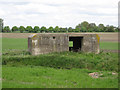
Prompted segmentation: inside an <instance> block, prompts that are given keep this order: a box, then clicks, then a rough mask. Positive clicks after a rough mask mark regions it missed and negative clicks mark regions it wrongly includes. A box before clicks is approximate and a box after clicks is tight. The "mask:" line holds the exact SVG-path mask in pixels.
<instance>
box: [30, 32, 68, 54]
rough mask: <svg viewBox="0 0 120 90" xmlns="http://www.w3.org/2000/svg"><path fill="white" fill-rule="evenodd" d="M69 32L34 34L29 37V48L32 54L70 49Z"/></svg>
mask: <svg viewBox="0 0 120 90" xmlns="http://www.w3.org/2000/svg"><path fill="white" fill-rule="evenodd" d="M68 38H69V37H68V35H67V34H34V35H31V36H29V38H28V48H29V51H30V52H31V54H32V55H38V54H45V53H50V52H62V51H69V40H68Z"/></svg>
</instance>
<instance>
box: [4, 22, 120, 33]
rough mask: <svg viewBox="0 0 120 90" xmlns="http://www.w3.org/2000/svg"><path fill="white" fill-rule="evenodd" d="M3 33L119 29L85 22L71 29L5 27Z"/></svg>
mask: <svg viewBox="0 0 120 90" xmlns="http://www.w3.org/2000/svg"><path fill="white" fill-rule="evenodd" d="M2 32H20V33H42V32H45V33H55V32H118V27H115V26H113V25H107V26H104V24H99V25H98V26H97V25H96V24H95V23H88V22H87V21H84V22H82V23H80V24H78V25H77V26H76V27H75V28H72V27H69V28H62V27H59V26H56V27H55V28H53V27H52V26H50V27H49V28H46V27H45V26H42V27H39V26H34V27H33V28H32V26H27V27H24V26H20V27H17V26H13V27H12V28H11V29H10V27H9V26H5V27H4V28H3V29H2Z"/></svg>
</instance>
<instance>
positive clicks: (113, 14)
mask: <svg viewBox="0 0 120 90" xmlns="http://www.w3.org/2000/svg"><path fill="white" fill-rule="evenodd" d="M118 1H119V0H0V18H3V19H4V26H6V25H9V26H10V27H12V26H21V25H23V26H28V25H30V26H36V25H37V26H40V27H41V26H46V27H49V26H53V27H55V26H60V27H73V28H74V27H75V26H76V25H78V24H79V23H81V22H83V21H88V22H89V23H96V24H97V25H98V24H100V23H103V24H105V25H108V24H109V25H114V26H118Z"/></svg>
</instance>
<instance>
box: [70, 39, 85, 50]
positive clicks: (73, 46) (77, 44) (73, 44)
mask: <svg viewBox="0 0 120 90" xmlns="http://www.w3.org/2000/svg"><path fill="white" fill-rule="evenodd" d="M82 40H83V37H69V42H70V43H69V51H74V52H78V51H81V47H82Z"/></svg>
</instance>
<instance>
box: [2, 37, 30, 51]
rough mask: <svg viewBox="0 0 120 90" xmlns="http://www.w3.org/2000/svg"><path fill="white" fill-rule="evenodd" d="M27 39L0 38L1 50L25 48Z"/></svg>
mask: <svg viewBox="0 0 120 90" xmlns="http://www.w3.org/2000/svg"><path fill="white" fill-rule="evenodd" d="M27 48H28V46H27V39H24V38H2V51H3V52H7V51H9V50H14V49H17V50H25V49H27Z"/></svg>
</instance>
